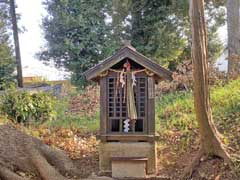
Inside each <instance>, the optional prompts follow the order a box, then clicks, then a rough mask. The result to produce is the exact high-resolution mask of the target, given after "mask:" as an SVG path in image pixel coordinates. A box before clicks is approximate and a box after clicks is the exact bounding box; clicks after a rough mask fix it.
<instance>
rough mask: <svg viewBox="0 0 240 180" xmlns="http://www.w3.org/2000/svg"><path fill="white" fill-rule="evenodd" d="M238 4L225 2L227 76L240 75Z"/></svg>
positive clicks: (239, 8) (239, 6)
mask: <svg viewBox="0 0 240 180" xmlns="http://www.w3.org/2000/svg"><path fill="white" fill-rule="evenodd" d="M239 11H240V2H239V0H227V28H228V74H229V75H230V76H235V75H238V74H240V12H239Z"/></svg>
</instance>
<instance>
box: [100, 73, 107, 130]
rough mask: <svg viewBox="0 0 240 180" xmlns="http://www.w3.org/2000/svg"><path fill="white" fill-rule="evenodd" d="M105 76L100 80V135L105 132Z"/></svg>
mask: <svg viewBox="0 0 240 180" xmlns="http://www.w3.org/2000/svg"><path fill="white" fill-rule="evenodd" d="M107 92H108V90H107V78H106V77H103V78H101V80H100V135H104V134H106V133H107V115H108V112H107V108H108V106H107V102H108V100H107Z"/></svg>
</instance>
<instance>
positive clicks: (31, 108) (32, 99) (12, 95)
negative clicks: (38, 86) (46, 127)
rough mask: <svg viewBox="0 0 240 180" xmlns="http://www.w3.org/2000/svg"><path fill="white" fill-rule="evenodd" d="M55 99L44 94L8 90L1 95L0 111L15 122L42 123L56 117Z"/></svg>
mask: <svg viewBox="0 0 240 180" xmlns="http://www.w3.org/2000/svg"><path fill="white" fill-rule="evenodd" d="M54 104H55V99H54V98H53V97H51V96H50V94H47V93H44V92H38V93H32V94H31V93H30V92H27V91H16V90H8V91H6V92H5V93H4V94H2V95H1V99H0V110H1V113H2V114H4V115H7V116H8V117H9V118H11V119H13V120H14V121H16V122H19V123H20V122H22V123H30V122H38V123H42V122H44V121H47V120H52V119H54V118H55V116H56V112H55V109H54Z"/></svg>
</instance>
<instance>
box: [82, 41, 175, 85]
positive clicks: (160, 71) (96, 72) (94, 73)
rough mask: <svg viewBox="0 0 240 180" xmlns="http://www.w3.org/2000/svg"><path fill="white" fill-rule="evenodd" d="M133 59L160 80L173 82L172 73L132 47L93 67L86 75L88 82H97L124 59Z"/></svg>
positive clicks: (119, 51)
mask: <svg viewBox="0 0 240 180" xmlns="http://www.w3.org/2000/svg"><path fill="white" fill-rule="evenodd" d="M126 58H128V59H131V60H132V61H134V62H136V63H138V64H140V65H141V66H143V67H144V68H146V69H147V70H149V71H150V72H152V73H154V75H155V76H157V77H158V78H159V79H167V80H172V72H171V71H169V70H167V69H166V68H164V67H162V66H160V65H159V64H157V63H155V62H154V61H152V60H151V59H149V58H147V57H146V56H144V55H143V54H141V53H139V52H137V51H136V50H135V49H134V47H132V46H129V45H128V46H124V47H123V48H121V49H120V50H118V51H117V52H116V53H115V54H114V55H112V56H110V57H108V58H106V59H105V60H103V61H101V62H100V63H99V64H97V65H96V66H94V67H92V68H91V69H89V70H88V71H86V72H85V73H84V75H85V77H86V79H87V80H93V81H96V80H97V79H98V77H99V76H100V74H101V73H103V72H104V71H107V70H108V69H110V68H111V67H112V66H114V65H115V64H117V63H119V62H120V61H122V60H124V59H126Z"/></svg>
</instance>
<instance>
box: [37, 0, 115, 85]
mask: <svg viewBox="0 0 240 180" xmlns="http://www.w3.org/2000/svg"><path fill="white" fill-rule="evenodd" d="M110 2H111V1H110V0H64V1H59V0H45V1H44V5H45V7H46V10H47V12H48V15H47V16H46V17H45V18H44V19H43V25H42V27H43V29H44V32H45V39H46V40H47V44H46V48H45V49H46V50H45V51H43V52H41V53H40V58H41V59H42V60H45V62H49V61H50V60H53V61H54V62H55V65H56V66H57V67H60V66H63V67H65V68H66V70H68V71H70V72H72V80H73V82H74V83H75V84H77V85H82V84H84V82H85V81H84V77H83V75H82V73H83V72H84V71H86V70H87V69H89V68H90V67H92V66H94V65H95V64H97V63H98V62H99V60H101V59H103V58H105V57H106V56H108V55H110V54H111V53H112V52H113V51H114V50H115V48H116V47H117V45H116V44H115V41H113V40H112V39H111V38H110V35H111V23H110V22H108V21H110V20H111V18H110V20H109V19H108V18H109V17H108V14H109V13H108V12H109V11H110V10H111V8H112V6H111V3H110Z"/></svg>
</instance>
